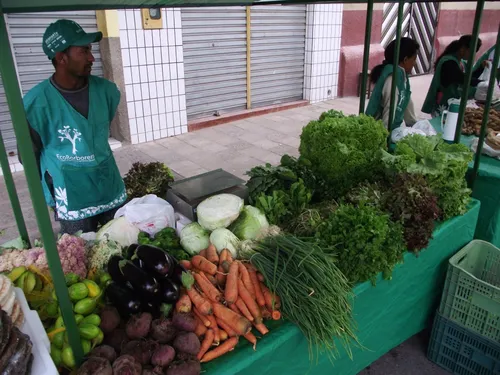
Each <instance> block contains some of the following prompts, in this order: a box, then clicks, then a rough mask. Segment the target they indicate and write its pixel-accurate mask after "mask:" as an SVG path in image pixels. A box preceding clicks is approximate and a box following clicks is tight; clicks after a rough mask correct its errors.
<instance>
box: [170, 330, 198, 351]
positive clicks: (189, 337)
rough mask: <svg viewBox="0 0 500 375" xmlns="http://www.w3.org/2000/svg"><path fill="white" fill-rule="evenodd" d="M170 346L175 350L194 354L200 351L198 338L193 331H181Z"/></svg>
mask: <svg viewBox="0 0 500 375" xmlns="http://www.w3.org/2000/svg"><path fill="white" fill-rule="evenodd" d="M172 346H173V347H174V349H175V351H176V352H182V353H186V354H193V355H196V354H198V352H199V351H200V340H199V339H198V336H196V335H195V334H194V333H193V332H181V333H180V334H178V335H177V337H176V338H175V340H174V343H173V344H172Z"/></svg>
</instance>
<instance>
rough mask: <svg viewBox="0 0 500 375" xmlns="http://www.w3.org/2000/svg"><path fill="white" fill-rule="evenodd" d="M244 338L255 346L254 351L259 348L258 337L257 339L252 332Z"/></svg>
mask: <svg viewBox="0 0 500 375" xmlns="http://www.w3.org/2000/svg"><path fill="white" fill-rule="evenodd" d="M243 337H244V338H246V339H247V340H248V341H250V342H251V343H252V344H253V350H255V347H256V346H257V337H255V335H254V334H253V333H252V332H248V333H247V334H246V335H245V336H243Z"/></svg>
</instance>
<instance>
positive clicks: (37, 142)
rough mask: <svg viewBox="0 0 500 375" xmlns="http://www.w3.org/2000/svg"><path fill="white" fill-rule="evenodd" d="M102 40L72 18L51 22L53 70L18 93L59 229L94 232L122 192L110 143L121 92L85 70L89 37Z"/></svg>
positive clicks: (48, 37)
mask: <svg viewBox="0 0 500 375" xmlns="http://www.w3.org/2000/svg"><path fill="white" fill-rule="evenodd" d="M101 38H102V33H100V32H98V33H86V32H85V31H84V30H83V29H82V28H81V26H80V25H78V24H77V23H76V22H74V21H70V20H65V19H63V20H58V21H57V22H55V23H52V24H51V25H49V26H48V28H47V30H46V31H45V33H44V36H43V51H44V52H45V54H46V55H47V57H48V58H49V60H51V61H52V64H53V65H54V67H55V73H54V74H53V75H52V76H51V77H49V78H48V79H46V80H44V81H42V82H41V83H39V84H38V85H37V86H35V87H34V88H32V89H31V90H30V91H29V92H28V93H27V94H26V96H25V97H24V109H25V111H26V116H27V120H28V124H29V127H30V134H31V138H32V143H33V148H34V151H35V155H36V157H37V160H38V163H39V167H40V175H41V180H42V185H43V189H44V193H45V199H46V201H47V204H48V205H49V206H51V207H53V208H54V210H55V214H56V219H57V220H58V221H60V224H61V232H62V233H70V234H73V233H76V232H78V231H80V230H81V231H83V232H90V231H95V230H96V229H97V227H98V225H104V224H105V223H106V222H107V221H109V220H111V219H113V218H114V213H115V212H116V210H117V209H118V207H120V206H121V205H122V204H123V203H124V202H125V200H126V198H127V194H126V192H125V185H124V183H123V179H122V178H121V176H120V172H119V170H118V166H117V165H116V162H115V159H114V157H113V153H112V151H111V148H110V146H109V141H108V139H109V127H110V123H111V120H112V119H113V117H114V116H115V113H116V109H117V107H118V103H119V102H120V91H119V90H118V87H117V86H116V85H115V84H114V83H112V82H110V81H108V80H105V79H103V78H100V77H97V76H94V75H92V74H91V71H92V64H93V62H94V61H95V59H94V56H93V55H92V49H91V43H94V42H98V41H99V40H101Z"/></svg>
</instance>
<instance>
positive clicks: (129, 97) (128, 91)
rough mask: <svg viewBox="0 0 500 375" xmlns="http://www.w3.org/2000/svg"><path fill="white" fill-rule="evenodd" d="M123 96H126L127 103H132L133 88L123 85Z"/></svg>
mask: <svg viewBox="0 0 500 375" xmlns="http://www.w3.org/2000/svg"><path fill="white" fill-rule="evenodd" d="M125 95H126V96H127V102H133V101H134V88H133V87H132V85H125Z"/></svg>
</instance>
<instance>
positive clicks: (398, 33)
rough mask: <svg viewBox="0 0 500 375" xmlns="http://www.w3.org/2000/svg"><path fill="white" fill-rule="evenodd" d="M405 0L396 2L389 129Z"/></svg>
mask: <svg viewBox="0 0 500 375" xmlns="http://www.w3.org/2000/svg"><path fill="white" fill-rule="evenodd" d="M404 4H405V2H404V1H403V0H399V4H398V22H397V25H396V49H395V50H394V61H393V62H392V64H393V65H394V69H393V70H392V86H391V106H390V107H389V108H390V111H389V124H388V127H389V131H390V130H391V127H392V122H393V121H394V109H395V105H396V83H397V80H396V77H397V73H398V69H399V47H400V45H401V27H402V25H403V9H404Z"/></svg>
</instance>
